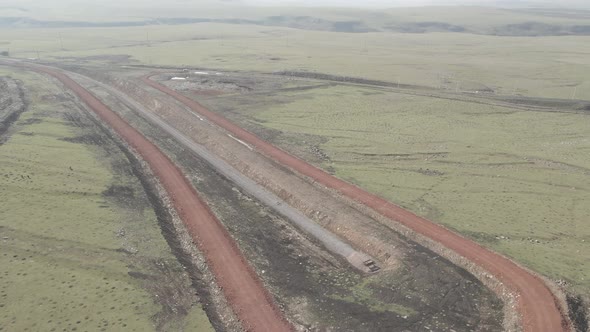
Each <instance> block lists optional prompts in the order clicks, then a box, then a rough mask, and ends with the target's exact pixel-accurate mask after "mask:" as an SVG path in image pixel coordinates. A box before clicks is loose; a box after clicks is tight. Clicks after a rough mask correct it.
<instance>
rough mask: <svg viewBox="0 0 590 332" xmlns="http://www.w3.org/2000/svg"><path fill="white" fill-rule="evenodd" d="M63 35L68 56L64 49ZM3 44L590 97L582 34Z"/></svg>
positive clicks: (94, 32)
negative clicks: (556, 35)
mask: <svg viewBox="0 0 590 332" xmlns="http://www.w3.org/2000/svg"><path fill="white" fill-rule="evenodd" d="M60 35H61V39H62V42H63V48H64V49H65V50H62V49H61V43H60ZM148 38H149V44H148V42H147V40H148ZM0 40H5V41H6V42H5V43H4V45H0V46H1V47H2V48H5V49H10V53H11V55H12V56H15V57H22V58H37V56H38V55H39V56H40V57H41V59H42V60H63V58H66V59H67V58H72V57H74V58H79V57H93V56H97V55H99V56H100V55H129V56H130V57H131V60H135V61H139V62H141V63H144V64H154V65H170V66H177V67H182V66H197V67H211V68H220V69H231V70H257V71H275V70H308V71H318V72H325V73H330V74H336V75H348V76H357V77H364V78H371V79H379V80H386V81H392V82H396V81H398V80H399V81H401V82H402V83H409V84H418V85H426V86H431V87H440V86H442V85H444V86H446V87H452V88H453V89H455V88H459V89H461V90H472V91H475V90H482V89H486V88H491V89H493V90H495V91H496V92H497V93H499V94H508V95H510V94H522V95H527V96H536V97H555V98H572V97H575V98H578V99H590V80H588V77H589V76H590V60H589V59H590V37H587V36H564V37H499V36H484V35H475V34H466V33H446V32H445V33H425V34H404V33H391V32H373V33H364V34H358V33H356V34H355V33H339V32H327V31H304V30H297V29H289V28H280V27H261V26H254V25H230V24H217V23H201V24H191V25H179V26H165V25H164V26H147V27H124V28H85V29H80V28H76V29H66V28H64V29H0ZM37 52H39V53H37ZM91 59H92V61H103V62H104V61H105V60H108V58H105V57H102V58H100V57H99V58H96V57H95V58H91ZM107 62H108V61H107Z"/></svg>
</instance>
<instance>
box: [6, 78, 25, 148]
mask: <svg viewBox="0 0 590 332" xmlns="http://www.w3.org/2000/svg"><path fill="white" fill-rule="evenodd" d="M9 80H10V83H11V84H10V85H9V84H8V82H9ZM10 86H15V87H16V88H15V89H11V88H10ZM0 87H2V89H3V90H4V91H3V92H2V93H3V94H10V99H9V100H8V101H10V103H9V104H8V105H5V107H6V108H0V115H2V117H0V120H1V121H0V144H2V142H4V141H5V140H6V139H7V138H6V137H4V138H3V137H2V136H4V135H5V134H6V132H7V131H8V129H9V128H10V127H11V126H12V124H13V123H14V122H16V121H17V120H18V118H19V117H20V116H21V114H22V113H23V112H25V111H26V110H27V109H28V102H27V99H26V96H25V91H24V88H23V87H22V83H21V82H19V81H15V80H12V79H11V78H2V77H0ZM5 89H6V90H5ZM4 112H10V113H8V114H2V113H4ZM2 118H3V119H2Z"/></svg>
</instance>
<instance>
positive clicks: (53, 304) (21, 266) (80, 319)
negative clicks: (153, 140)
mask: <svg viewBox="0 0 590 332" xmlns="http://www.w3.org/2000/svg"><path fill="white" fill-rule="evenodd" d="M0 70H2V69H0ZM0 74H4V75H7V74H9V75H12V76H13V77H15V78H19V79H21V80H23V81H24V82H25V86H26V87H27V88H28V91H29V92H30V93H29V97H30V98H31V108H30V109H29V110H28V111H27V112H25V113H24V114H23V115H22V116H21V118H20V119H19V121H18V122H17V123H16V124H15V128H14V132H13V133H12V136H11V137H10V139H9V140H8V141H7V142H6V143H5V144H4V145H1V146H0V235H1V239H0V243H1V246H2V251H1V254H0V265H1V266H3V268H2V273H0V292H1V294H0V306H1V307H2V310H0V329H1V330H4V331H27V330H28V331H41V330H43V331H56V330H59V331H62V330H64V331H65V330H67V331H74V330H96V331H98V330H123V329H125V330H129V331H150V330H154V329H155V328H156V325H158V328H159V329H164V330H166V329H175V330H182V329H184V328H190V329H191V330H198V331H210V330H212V329H211V326H210V323H209V321H208V319H207V317H206V315H204V313H203V311H202V310H201V309H200V306H199V305H195V306H194V308H193V309H192V310H191V311H190V312H189V313H188V314H187V315H185V316H187V317H188V318H187V317H182V319H179V320H178V321H167V322H166V321H163V322H156V321H157V317H160V316H161V315H162V313H161V311H162V310H163V307H162V304H161V303H160V302H159V301H158V299H157V296H161V295H162V293H161V292H162V291H167V290H166V286H158V285H153V284H150V283H158V282H170V281H171V280H173V279H170V278H176V280H177V282H178V283H179V284H183V283H185V284H187V283H188V285H190V281H188V278H187V277H186V275H185V272H184V271H183V269H182V267H181V266H180V265H179V263H178V262H177V261H176V259H175V257H174V256H173V255H172V252H171V250H170V248H169V247H168V244H167V243H166V241H165V240H164V238H163V237H162V234H161V231H160V227H159V225H158V223H157V219H156V216H155V213H154V211H153V208H152V207H151V205H150V204H149V202H147V198H146V197H145V194H143V189H142V187H141V185H140V184H139V181H138V180H137V178H134V177H133V175H132V174H131V173H130V172H129V171H128V170H126V171H124V172H121V171H120V170H117V169H114V168H113V167H114V166H113V165H114V164H116V163H123V164H125V161H124V160H125V159H124V158H125V156H124V155H123V154H122V153H121V152H120V151H116V146H114V145H113V143H109V144H110V145H109V144H107V143H105V147H100V148H99V147H96V146H92V145H89V144H81V143H79V142H74V141H72V139H75V138H77V137H80V136H81V135H86V134H89V132H88V131H86V130H83V129H80V128H78V127H75V126H72V123H70V122H69V121H67V120H65V118H64V116H65V115H67V114H75V113H76V112H79V111H77V110H76V109H75V108H72V107H75V106H72V104H71V103H67V102H60V101H59V98H54V97H52V96H55V95H59V94H60V90H59V89H58V88H56V87H55V86H54V84H55V83H54V82H52V81H49V80H48V79H46V78H43V77H41V76H37V75H32V74H25V73H10V72H7V71H0ZM94 130H96V129H94ZM113 147H114V148H113ZM107 148H110V150H108V149H107ZM111 162H112V163H114V164H111ZM126 167H127V168H128V167H129V166H126ZM113 185H117V186H125V187H126V188H130V189H129V190H131V194H128V195H127V196H126V197H122V198H121V197H118V198H116V197H110V196H108V195H105V192H108V189H109V188H113ZM129 200H131V201H132V202H131V203H129ZM122 202H127V203H129V204H127V203H122ZM132 275H136V276H138V275H143V276H146V278H139V279H138V278H136V277H132ZM174 275H176V276H177V277H174ZM179 275H180V276H183V277H184V278H185V279H186V280H184V281H183V279H182V277H178V276H179ZM179 287H180V286H179ZM184 287H185V288H186V285H185V286H184ZM158 294H159V295H158Z"/></svg>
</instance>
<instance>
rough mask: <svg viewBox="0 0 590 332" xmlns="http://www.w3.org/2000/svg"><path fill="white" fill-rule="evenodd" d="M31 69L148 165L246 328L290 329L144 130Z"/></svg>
mask: <svg viewBox="0 0 590 332" xmlns="http://www.w3.org/2000/svg"><path fill="white" fill-rule="evenodd" d="M32 69H33V70H35V71H38V72H42V73H45V74H49V75H51V76H53V77H55V78H57V79H58V80H59V81H61V82H62V83H63V84H64V85H65V86H66V87H67V88H69V89H71V90H72V91H73V92H75V93H76V95H77V96H78V97H80V99H81V100H83V101H84V102H85V103H86V104H87V105H88V106H89V107H90V108H91V109H92V110H93V111H94V112H95V113H96V114H97V115H98V116H99V117H100V118H101V119H102V120H103V121H104V122H106V123H107V124H108V125H109V126H110V127H111V128H112V129H114V130H115V132H116V133H117V134H118V135H119V136H120V137H121V138H123V139H124V140H125V141H126V142H127V143H128V144H129V145H130V146H131V147H133V149H135V150H136V151H137V152H138V153H139V154H140V155H141V156H142V158H143V159H144V160H145V161H146V162H147V163H148V164H149V166H150V168H151V170H152V171H153V173H154V174H155V176H156V177H157V178H158V179H159V180H160V182H161V183H162V185H163V187H164V189H165V190H166V192H167V193H168V195H169V197H170V199H171V202H172V204H173V205H174V207H175V209H176V211H177V212H178V215H179V216H180V218H181V219H182V221H183V222H184V224H185V225H186V227H187V229H188V231H189V233H190V234H191V236H192V238H193V240H194V241H195V242H196V243H197V244H198V246H199V249H200V250H201V251H202V252H203V253H204V255H205V257H206V259H207V263H208V265H209V267H210V268H211V270H212V271H213V273H214V275H215V278H216V281H217V282H218V284H219V286H220V287H221V288H222V289H223V292H224V295H225V297H226V298H227V300H228V302H229V303H230V305H231V306H232V308H233V309H234V311H235V312H236V314H237V316H238V318H239V319H240V321H241V323H242V326H243V327H244V329H245V330H247V331H269V332H278V331H290V330H291V327H290V325H289V324H288V323H287V322H286V320H285V319H284V318H283V316H282V314H281V313H280V311H279V310H278V309H277V308H276V306H275V305H274V302H273V299H272V297H271V295H270V294H269V293H268V292H267V291H266V289H265V288H264V287H263V286H262V284H261V282H260V281H259V279H258V278H257V276H256V274H255V273H254V271H253V270H252V268H251V267H250V266H249V265H248V263H247V262H246V261H245V259H244V258H243V256H242V254H241V252H240V250H239V249H238V247H237V246H236V244H235V242H234V241H233V240H232V239H231V237H230V235H229V234H228V233H227V231H226V230H225V228H224V227H223V226H222V225H221V224H220V222H219V221H218V220H217V218H216V217H215V216H214V215H213V213H212V212H211V211H210V210H209V207H208V206H207V205H206V204H205V203H204V202H203V201H201V199H200V198H199V196H198V194H197V192H196V191H195V190H194V188H193V187H192V185H191V184H190V183H189V181H188V180H187V179H186V178H185V176H184V175H183V174H182V172H181V171H180V170H179V169H178V168H177V167H176V166H175V165H174V163H173V162H172V161H171V160H170V159H169V158H168V157H166V156H165V155H164V154H163V153H162V152H161V151H160V150H159V149H158V148H157V147H156V146H155V145H154V144H152V143H151V142H150V141H148V140H147V139H146V138H145V137H144V136H143V135H142V134H141V133H139V132H138V131H137V130H135V129H134V128H133V127H131V126H130V125H129V124H127V123H126V122H125V121H124V120H123V119H122V118H121V117H119V116H118V115H117V114H116V113H114V112H113V111H111V110H110V109H109V108H108V107H107V106H106V105H105V104H103V103H102V102H101V101H100V100H98V99H97V98H96V97H95V96H94V95H92V94H91V93H90V92H88V91H87V90H86V89H84V88H83V87H82V86H80V85H79V84H78V83H76V82H75V81H74V80H72V79H71V78H70V77H68V76H67V75H65V74H63V73H61V72H58V71H54V70H51V69H47V68H44V67H38V66H35V67H32Z"/></svg>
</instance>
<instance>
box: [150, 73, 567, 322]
mask: <svg viewBox="0 0 590 332" xmlns="http://www.w3.org/2000/svg"><path fill="white" fill-rule="evenodd" d="M143 81H144V82H145V83H146V84H148V85H149V86H151V87H153V88H156V89H158V90H160V91H162V92H164V93H166V94H168V95H170V96H172V97H174V98H176V99H177V100H179V101H180V102H182V103H183V104H185V105H186V106H188V107H190V108H191V109H192V110H193V111H195V112H197V113H199V114H200V115H202V116H204V117H206V118H207V119H208V120H209V121H211V122H213V123H215V124H217V125H218V126H220V127H222V128H224V129H225V130H228V131H229V132H231V133H232V134H233V135H234V136H235V137H237V138H238V139H240V140H242V141H244V142H246V143H248V144H250V145H252V146H253V147H255V148H256V150H257V151H259V152H261V153H263V154H265V155H267V156H268V157H270V158H272V159H273V160H275V161H277V162H279V163H281V164H283V165H286V166H288V167H290V168H291V169H293V170H295V171H297V172H298V173H300V174H302V175H305V176H308V177H310V178H312V179H314V180H315V181H317V182H318V183H321V184H323V185H324V186H326V187H328V188H332V189H335V190H337V191H338V192H340V193H341V194H343V195H344V196H346V197H349V198H352V199H354V200H356V201H358V202H360V203H362V204H365V205H366V206H368V207H370V208H371V209H373V210H375V211H377V212H378V213H380V214H381V215H383V216H385V217H387V218H390V219H393V220H396V221H397V222H399V223H400V224H402V225H404V226H406V227H408V228H410V229H412V230H413V231H415V232H416V233H418V234H420V235H423V236H426V237H428V238H430V239H432V240H434V241H436V242H438V243H440V244H442V245H443V246H445V247H447V248H448V249H451V250H452V251H454V252H456V253H457V254H459V255H461V256H463V257H465V258H466V259H468V260H470V261H472V262H473V263H475V264H477V265H479V266H480V267H482V268H483V269H485V270H486V271H488V272H489V273H490V274H491V275H493V276H494V277H495V278H496V279H498V280H499V281H500V282H502V283H503V284H504V285H505V286H506V287H507V288H508V289H510V290H511V291H513V292H515V293H516V294H517V299H518V304H519V305H518V309H519V311H520V314H521V316H522V324H523V327H524V330H525V331H530V332H559V331H567V330H568V327H567V323H566V320H565V319H564V318H563V316H562V312H561V311H560V306H559V304H558V302H557V300H556V298H555V296H554V295H553V293H552V292H551V291H550V289H549V288H548V286H547V285H546V284H545V283H544V282H543V280H541V279H540V278H539V277H537V276H535V275H534V274H532V273H530V272H529V271H527V270H526V269H523V268H522V267H520V266H518V265H517V264H515V263H514V262H512V261H511V260H509V259H507V258H505V257H503V256H501V255H499V254H496V253H494V252H492V251H490V250H489V249H486V248H484V247H482V246H480V245H478V244H477V243H475V242H473V241H471V240H469V239H466V238H464V237H462V236H460V235H458V234H456V233H454V232H452V231H450V230H448V229H446V228H444V227H442V226H440V225H438V224H435V223H433V222H431V221H429V220H426V219H424V218H422V217H419V216H417V215H415V214H413V213H411V212H409V211H407V210H405V209H403V208H401V207H399V206H397V205H395V204H393V203H390V202H388V201H386V200H384V199H382V198H381V197H378V196H376V195H374V194H371V193H368V192H366V191H364V190H362V189H360V188H358V187H356V186H354V185H352V184H350V183H347V182H345V181H342V180H340V179H338V178H336V177H334V176H332V175H330V174H328V173H326V172H324V171H322V170H320V169H318V168H316V167H314V166H312V165H310V164H308V163H306V162H305V161H303V160H301V159H298V158H296V157H294V156H292V155H290V154H288V153H286V152H285V151H283V150H281V149H279V148H277V147H275V146H273V145H272V144H270V143H268V142H266V141H264V140H262V139H260V138H258V137H257V136H256V135H254V134H252V133H250V132H248V131H246V130H244V129H242V128H241V127H239V126H237V125H235V124H233V123H232V122H230V121H229V120H227V119H226V118H224V117H223V116H221V115H219V114H216V113H214V112H211V111H209V110H207V109H206V108H205V107H203V106H202V105H201V104H199V103H198V102H196V101H194V100H192V99H190V98H188V97H186V96H184V95H182V94H180V93H178V92H176V91H174V90H171V89H169V88H167V87H164V86H162V85H160V84H158V83H156V82H154V81H152V80H151V79H149V77H144V78H143Z"/></svg>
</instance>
